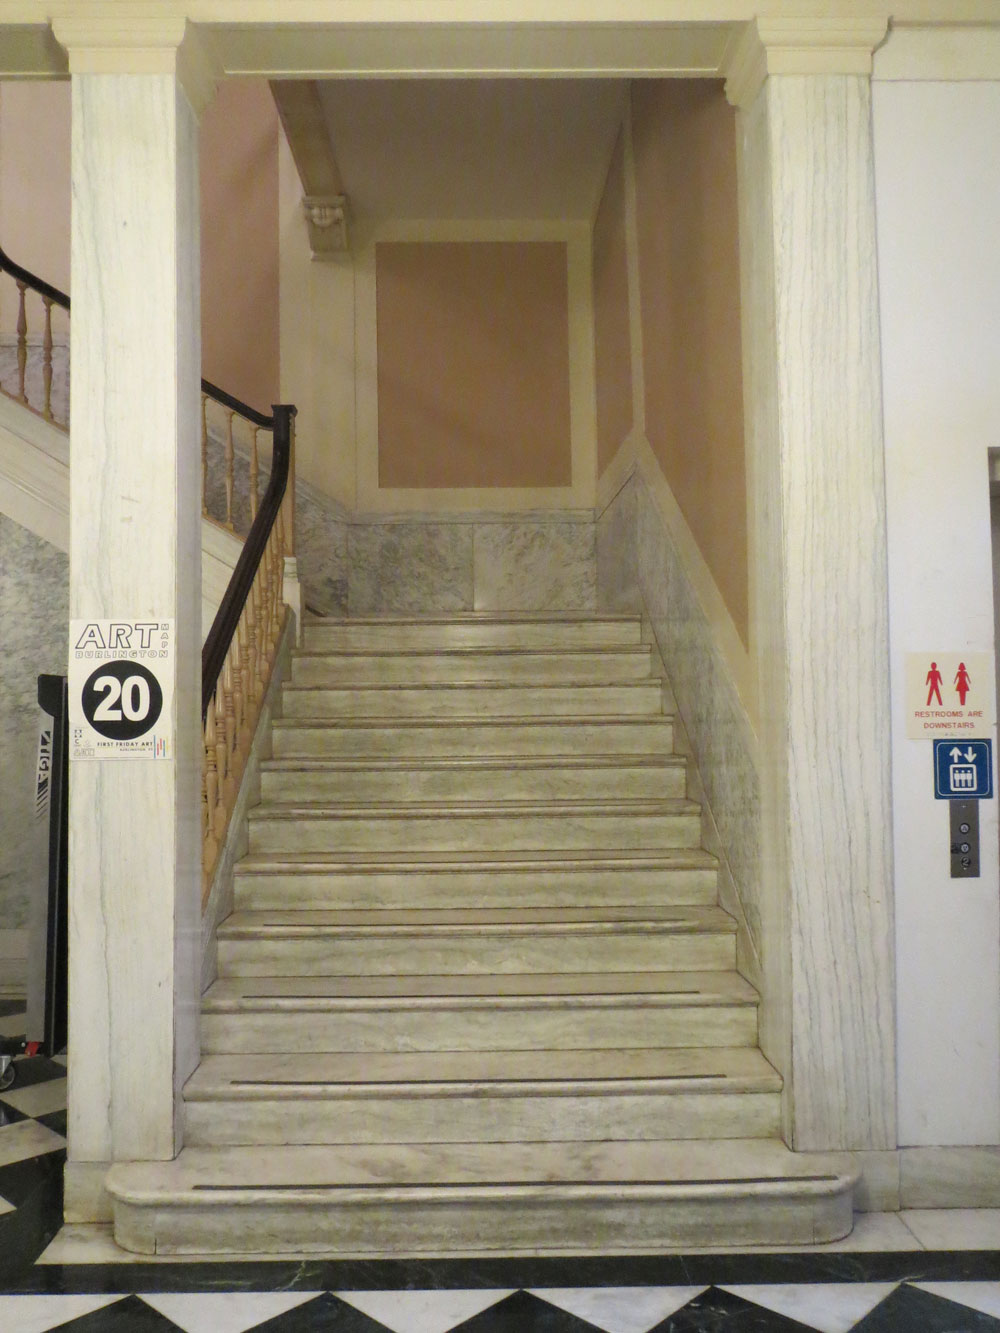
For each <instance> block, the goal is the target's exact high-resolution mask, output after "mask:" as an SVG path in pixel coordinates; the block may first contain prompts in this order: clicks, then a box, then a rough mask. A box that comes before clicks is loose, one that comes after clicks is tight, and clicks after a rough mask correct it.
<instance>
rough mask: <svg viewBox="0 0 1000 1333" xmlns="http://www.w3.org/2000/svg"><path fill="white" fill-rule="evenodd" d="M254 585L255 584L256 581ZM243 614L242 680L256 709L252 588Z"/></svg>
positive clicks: (255, 611)
mask: <svg viewBox="0 0 1000 1333" xmlns="http://www.w3.org/2000/svg"><path fill="white" fill-rule="evenodd" d="M254 583H256V579H255V580H254ZM243 614H244V616H245V617H246V637H245V639H244V644H243V647H244V649H245V656H244V657H243V659H242V662H243V668H244V671H245V673H246V674H245V677H244V678H245V680H246V690H247V698H248V699H251V700H252V701H253V705H254V707H255V708H256V704H257V700H258V699H259V698H260V690H259V689H258V681H257V599H256V597H254V594H253V586H251V588H250V595H249V597H248V598H247V604H246V606H245V607H244V610H243Z"/></svg>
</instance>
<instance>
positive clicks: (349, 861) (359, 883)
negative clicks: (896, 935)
mask: <svg viewBox="0 0 1000 1333" xmlns="http://www.w3.org/2000/svg"><path fill="white" fill-rule="evenodd" d="M716 867H717V863H716V861H715V858H714V857H713V856H710V855H709V854H708V853H707V852H704V851H701V850H700V849H696V848H691V849H680V850H676V851H664V852H633V853H631V854H623V853H615V852H604V853H598V852H592V853H589V854H577V855H573V854H571V853H565V852H534V853H523V854H518V853H509V854H507V855H503V854H502V853H497V854H495V855H493V856H484V855H476V854H475V853H467V854H462V853H452V854H451V855H450V856H448V855H435V856H433V857H431V856H425V857H420V858H414V857H412V856H408V855H406V854H405V853H396V854H391V853H390V854H387V855H385V856H374V855H370V854H366V853H363V852H357V853H354V854H350V853H340V854H338V853H329V854H327V855H325V856H323V855H319V854H316V855H309V854H307V853H305V854H303V853H300V854H298V855H293V854H291V853H285V854H284V855H282V854H277V855H271V856H269V855H258V856H245V857H244V858H243V860H242V861H240V862H238V863H237V865H236V869H235V873H234V877H233V884H234V892H235V904H236V908H237V910H240V911H247V910H253V909H257V910H264V909H267V908H278V909H283V910H287V911H303V910H310V909H313V908H323V907H333V906H338V907H345V908H347V907H359V908H380V907H388V908H392V907H409V906H412V905H413V904H414V903H421V904H423V905H424V906H426V907H509V908H515V907H595V906H600V905H602V904H603V905H604V906H607V907H615V906H628V905H629V904H631V905H633V906H640V907H641V906H643V905H646V906H650V907H653V906H666V905H670V904H675V905H678V906H679V905H681V904H685V903H689V904H691V905H696V904H701V905H704V906H707V905H710V904H713V903H714V902H715V901H716V897H717V892H718V889H717V879H718V875H717V868H716Z"/></svg>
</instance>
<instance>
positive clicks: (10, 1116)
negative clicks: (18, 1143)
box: [0, 1100, 31, 1129]
mask: <svg viewBox="0 0 1000 1333" xmlns="http://www.w3.org/2000/svg"><path fill="white" fill-rule="evenodd" d="M30 1119H31V1117H30V1116H27V1115H25V1114H24V1112H23V1111H19V1110H17V1108H16V1107H14V1106H8V1105H7V1103H6V1102H5V1101H3V1100H0V1129H3V1127H4V1125H16V1124H18V1122H19V1121H21V1120H30Z"/></svg>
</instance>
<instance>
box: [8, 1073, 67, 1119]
mask: <svg viewBox="0 0 1000 1333" xmlns="http://www.w3.org/2000/svg"><path fill="white" fill-rule="evenodd" d="M3 1099H4V1101H5V1102H6V1103H7V1105H8V1106H13V1108H14V1110H15V1111H23V1112H24V1114H25V1115H51V1113H52V1112H53V1111H61V1110H63V1109H64V1107H65V1106H66V1080H65V1079H64V1078H53V1079H50V1080H49V1081H48V1082H47V1083H32V1084H31V1085H30V1086H29V1087H27V1088H19V1087H18V1086H17V1084H16V1083H15V1085H14V1086H13V1087H12V1088H11V1090H10V1092H5V1093H4V1095H3Z"/></svg>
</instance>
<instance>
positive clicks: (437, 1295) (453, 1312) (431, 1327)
mask: <svg viewBox="0 0 1000 1333" xmlns="http://www.w3.org/2000/svg"><path fill="white" fill-rule="evenodd" d="M512 1291H513V1288H511V1287H508V1288H506V1289H505V1290H503V1291H338V1292H335V1293H334V1294H335V1295H337V1296H339V1297H340V1299H341V1300H342V1301H346V1302H347V1304H348V1305H353V1306H354V1308H355V1309H356V1310H360V1311H361V1313H362V1314H366V1315H369V1316H370V1317H371V1318H372V1319H377V1320H378V1321H379V1322H380V1323H382V1324H385V1326H386V1328H391V1329H392V1330H393V1333H447V1330H448V1329H450V1328H454V1327H455V1325H456V1324H461V1323H462V1322H463V1321H464V1320H466V1319H471V1318H472V1316H473V1315H477V1314H479V1312H480V1311H481V1310H488V1309H489V1307H490V1306H491V1305H496V1304H497V1302H498V1301H502V1300H503V1299H504V1297H505V1296H509V1295H510V1294H511V1292H512Z"/></svg>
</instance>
